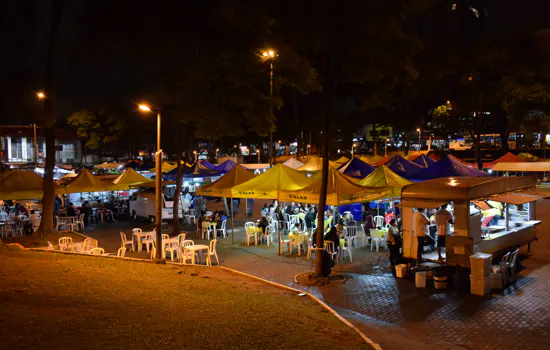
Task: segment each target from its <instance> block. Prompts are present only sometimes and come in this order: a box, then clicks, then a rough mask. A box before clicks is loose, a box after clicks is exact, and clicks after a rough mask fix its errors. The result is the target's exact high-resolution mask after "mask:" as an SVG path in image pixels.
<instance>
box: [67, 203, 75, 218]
mask: <svg viewBox="0 0 550 350" xmlns="http://www.w3.org/2000/svg"><path fill="white" fill-rule="evenodd" d="M67 216H76V211H75V210H74V204H73V203H69V207H68V208H67Z"/></svg>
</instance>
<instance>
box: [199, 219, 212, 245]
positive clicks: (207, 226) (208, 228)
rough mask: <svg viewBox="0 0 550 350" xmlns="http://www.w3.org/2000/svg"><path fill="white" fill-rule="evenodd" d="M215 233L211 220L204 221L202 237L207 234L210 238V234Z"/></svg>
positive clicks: (207, 237) (208, 238)
mask: <svg viewBox="0 0 550 350" xmlns="http://www.w3.org/2000/svg"><path fill="white" fill-rule="evenodd" d="M213 233H214V232H213V231H212V225H210V222H208V221H203V222H202V232H201V236H202V239H204V235H205V234H206V239H207V240H210V235H213Z"/></svg>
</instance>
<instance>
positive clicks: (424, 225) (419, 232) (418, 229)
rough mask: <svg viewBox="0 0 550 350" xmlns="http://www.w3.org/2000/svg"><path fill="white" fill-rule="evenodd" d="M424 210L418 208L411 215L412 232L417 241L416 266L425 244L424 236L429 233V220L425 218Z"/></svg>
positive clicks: (420, 259) (420, 258)
mask: <svg viewBox="0 0 550 350" xmlns="http://www.w3.org/2000/svg"><path fill="white" fill-rule="evenodd" d="M425 212H426V210H425V209H424V208H418V210H417V211H416V213H414V214H413V232H414V235H415V236H416V239H417V241H418V247H417V252H416V264H417V265H419V264H420V262H421V261H422V250H423V249H424V244H425V242H426V236H427V235H428V234H429V233H430V229H429V226H428V225H430V220H428V218H427V217H426V213H425Z"/></svg>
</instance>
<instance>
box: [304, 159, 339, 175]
mask: <svg viewBox="0 0 550 350" xmlns="http://www.w3.org/2000/svg"><path fill="white" fill-rule="evenodd" d="M328 164H329V167H332V168H337V167H339V166H340V164H337V163H335V162H332V161H330V160H329V162H328ZM322 167H323V158H321V157H313V158H311V159H310V160H309V161H308V162H307V163H306V164H304V165H303V166H301V167H299V168H298V169H296V170H299V171H309V172H314V171H319V170H321V168H322Z"/></svg>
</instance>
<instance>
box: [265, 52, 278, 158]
mask: <svg viewBox="0 0 550 350" xmlns="http://www.w3.org/2000/svg"><path fill="white" fill-rule="evenodd" d="M276 55H277V54H276V53H275V51H274V50H273V49H269V50H265V51H263V52H262V60H263V61H264V62H265V61H268V62H269V97H270V102H269V112H270V113H271V115H273V58H275V56H276ZM269 166H270V167H271V166H273V131H272V130H271V127H270V128H269Z"/></svg>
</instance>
